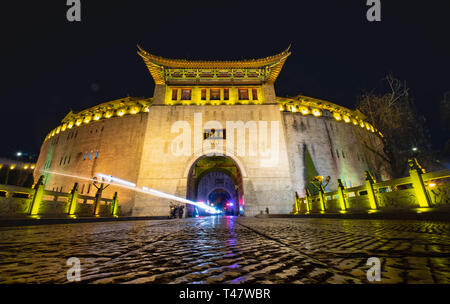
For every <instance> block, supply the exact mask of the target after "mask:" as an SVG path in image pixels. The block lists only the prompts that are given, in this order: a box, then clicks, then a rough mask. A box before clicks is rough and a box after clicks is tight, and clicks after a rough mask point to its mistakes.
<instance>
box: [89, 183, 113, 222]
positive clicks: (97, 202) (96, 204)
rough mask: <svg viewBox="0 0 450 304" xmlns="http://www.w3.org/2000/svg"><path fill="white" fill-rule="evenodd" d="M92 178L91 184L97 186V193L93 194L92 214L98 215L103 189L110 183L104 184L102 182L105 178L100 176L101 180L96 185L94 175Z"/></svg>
mask: <svg viewBox="0 0 450 304" xmlns="http://www.w3.org/2000/svg"><path fill="white" fill-rule="evenodd" d="M93 180H94V182H93V183H92V184H93V185H94V187H95V188H97V193H96V194H95V201H94V216H98V214H99V212H100V203H101V199H102V193H103V190H105V189H106V188H108V187H109V185H110V184H107V185H105V184H104V180H105V179H104V178H102V182H101V183H100V185H97V183H98V182H97V177H96V176H94V178H93Z"/></svg>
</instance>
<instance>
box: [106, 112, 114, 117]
mask: <svg viewBox="0 0 450 304" xmlns="http://www.w3.org/2000/svg"><path fill="white" fill-rule="evenodd" d="M112 116H113V112H111V111H107V112H106V113H105V117H106V118H110V117H112Z"/></svg>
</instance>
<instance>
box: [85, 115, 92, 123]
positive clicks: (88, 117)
mask: <svg viewBox="0 0 450 304" xmlns="http://www.w3.org/2000/svg"><path fill="white" fill-rule="evenodd" d="M91 119H92V117H91V116H90V115H88V116H86V117H85V118H84V120H83V122H84V123H85V124H87V123H89V122H90V121H91Z"/></svg>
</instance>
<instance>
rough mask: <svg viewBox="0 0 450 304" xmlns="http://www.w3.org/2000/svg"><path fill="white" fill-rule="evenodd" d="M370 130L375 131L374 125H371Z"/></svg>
mask: <svg viewBox="0 0 450 304" xmlns="http://www.w3.org/2000/svg"><path fill="white" fill-rule="evenodd" d="M370 131H372V133H375V129H374V128H373V126H372V125H371V126H370Z"/></svg>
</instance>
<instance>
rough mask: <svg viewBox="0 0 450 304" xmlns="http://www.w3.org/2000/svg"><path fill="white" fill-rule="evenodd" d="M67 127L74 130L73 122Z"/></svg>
mask: <svg viewBox="0 0 450 304" xmlns="http://www.w3.org/2000/svg"><path fill="white" fill-rule="evenodd" d="M67 127H68V128H69V129H72V128H73V121H71V122H69V124H68V125H67Z"/></svg>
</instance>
